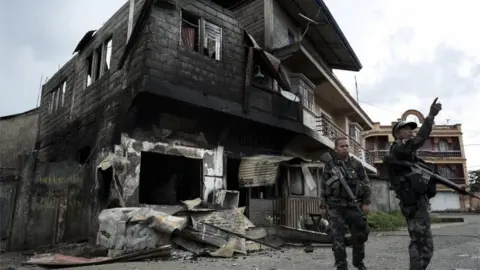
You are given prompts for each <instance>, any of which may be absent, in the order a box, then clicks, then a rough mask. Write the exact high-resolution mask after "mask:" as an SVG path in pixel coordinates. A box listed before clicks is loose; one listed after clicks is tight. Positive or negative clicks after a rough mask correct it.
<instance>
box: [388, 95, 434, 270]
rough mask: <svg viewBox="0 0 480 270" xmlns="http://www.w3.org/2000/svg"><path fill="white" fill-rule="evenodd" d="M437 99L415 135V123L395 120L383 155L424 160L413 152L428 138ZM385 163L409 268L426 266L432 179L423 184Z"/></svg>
mask: <svg viewBox="0 0 480 270" xmlns="http://www.w3.org/2000/svg"><path fill="white" fill-rule="evenodd" d="M437 99H438V98H436V99H435V100H434V101H433V103H432V105H431V106H430V112H429V113H428V116H427V117H426V118H425V120H424V122H423V123H422V126H421V127H420V130H419V131H418V133H417V134H416V135H414V133H413V131H414V130H415V129H416V128H417V124H416V123H414V122H404V121H399V122H398V123H396V124H395V125H394V126H393V127H392V135H393V136H394V138H395V141H394V142H393V144H392V146H391V147H390V156H388V157H386V158H391V159H392V160H396V161H406V162H411V163H419V162H421V163H425V162H424V161H423V160H421V159H420V158H418V157H417V155H416V151H417V150H418V149H419V148H420V147H422V146H423V144H424V143H425V141H427V140H428V138H429V137H430V133H431V132H432V127H433V125H434V118H435V116H437V114H438V113H439V112H440V110H442V105H441V104H440V103H437ZM387 166H388V174H389V175H388V178H389V181H390V184H391V188H392V189H393V190H394V191H395V193H396V195H397V198H398V199H399V200H400V209H401V211H402V214H403V215H404V216H405V219H406V221H407V227H408V232H409V234H410V244H409V246H408V251H409V256H410V270H421V269H426V268H427V266H428V264H429V263H430V260H431V258H432V256H433V238H432V231H431V228H430V214H429V200H430V198H432V197H434V196H435V195H436V192H437V191H436V184H435V182H434V181H430V182H428V183H423V182H420V181H417V180H415V179H417V178H415V177H414V175H413V171H412V170H410V169H409V168H406V167H404V166H403V167H402V166H396V165H395V163H394V162H392V163H389V164H388V165H387Z"/></svg>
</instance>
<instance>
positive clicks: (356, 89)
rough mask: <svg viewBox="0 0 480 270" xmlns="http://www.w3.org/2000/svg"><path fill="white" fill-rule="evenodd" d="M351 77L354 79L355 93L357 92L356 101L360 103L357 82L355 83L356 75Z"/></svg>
mask: <svg viewBox="0 0 480 270" xmlns="http://www.w3.org/2000/svg"><path fill="white" fill-rule="evenodd" d="M353 78H354V79H355V93H356V94H357V103H359V104H360V99H359V98H358V84H357V75H354V76H353Z"/></svg>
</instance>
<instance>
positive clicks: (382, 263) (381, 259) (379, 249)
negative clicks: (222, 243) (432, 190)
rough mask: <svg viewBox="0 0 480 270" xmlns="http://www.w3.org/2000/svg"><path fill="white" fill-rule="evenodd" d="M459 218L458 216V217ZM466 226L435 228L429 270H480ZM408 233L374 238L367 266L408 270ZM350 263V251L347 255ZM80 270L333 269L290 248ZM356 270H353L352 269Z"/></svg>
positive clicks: (326, 257)
mask: <svg viewBox="0 0 480 270" xmlns="http://www.w3.org/2000/svg"><path fill="white" fill-rule="evenodd" d="M455 216H458V215H455ZM464 218H465V220H466V221H467V223H466V224H462V225H458V224H455V225H452V224H443V225H436V226H434V229H433V232H434V235H435V239H434V241H435V254H434V257H433V260H432V262H431V264H430V267H429V268H428V269H430V270H433V269H435V270H453V269H471V270H480V215H476V216H474V215H466V216H464ZM408 242H409V238H408V236H407V232H406V231H400V232H393V233H389V234H381V235H374V236H372V237H371V238H370V240H369V242H368V244H367V258H366V263H367V266H369V269H372V270H385V269H391V270H395V269H398V270H404V269H408V254H407V245H408ZM348 253H349V255H348V256H349V259H350V258H351V250H349V251H348ZM75 269H79V270H93V269H102V270H123V269H132V270H133V269H137V270H147V269H151V270H164V269H167V270H175V269H179V270H180V269H181V270H196V269H209V270H244V269H245V270H313V269H334V267H333V258H332V251H331V249H330V248H316V249H315V251H314V252H313V253H310V254H307V253H305V252H304V251H303V248H289V249H284V250H282V251H279V252H263V253H259V254H255V255H251V256H245V257H238V258H235V259H211V258H202V259H199V260H198V261H196V262H189V261H166V262H137V263H128V264H111V265H103V266H91V267H81V268H75ZM351 269H353V268H351Z"/></svg>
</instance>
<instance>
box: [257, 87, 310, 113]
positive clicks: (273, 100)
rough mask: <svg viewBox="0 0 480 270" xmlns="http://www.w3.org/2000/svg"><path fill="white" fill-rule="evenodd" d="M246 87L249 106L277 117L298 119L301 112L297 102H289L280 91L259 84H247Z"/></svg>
mask: <svg viewBox="0 0 480 270" xmlns="http://www.w3.org/2000/svg"><path fill="white" fill-rule="evenodd" d="M248 88H249V89H248V91H249V93H250V108H252V109H254V110H258V111H262V112H266V113H269V114H273V115H275V116H276V117H278V118H283V119H287V120H292V121H300V113H301V112H300V105H299V103H298V102H291V101H290V100H288V99H286V98H285V97H283V96H282V95H281V94H280V93H278V92H275V91H272V90H270V89H265V88H262V87H260V86H249V87H248Z"/></svg>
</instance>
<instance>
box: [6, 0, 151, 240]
mask: <svg viewBox="0 0 480 270" xmlns="http://www.w3.org/2000/svg"><path fill="white" fill-rule="evenodd" d="M143 2H144V0H138V1H136V2H135V14H134V21H135V20H136V19H137V18H138V16H139V13H140V10H141V6H142V5H143ZM128 12H129V6H128V2H127V3H126V4H125V5H124V6H123V7H122V8H121V9H120V10H119V11H117V12H116V13H115V15H113V17H111V18H110V19H109V20H108V21H107V22H106V23H105V24H104V25H103V26H102V27H101V28H100V29H99V30H98V31H96V32H95V34H94V35H92V33H87V34H86V35H85V37H84V38H83V39H82V41H81V42H80V43H79V46H77V52H76V55H75V56H74V57H73V58H72V59H71V60H70V61H69V62H68V63H66V64H65V65H64V66H63V67H62V68H60V70H59V71H58V72H57V73H55V74H54V75H53V76H52V77H51V78H50V79H49V80H48V82H47V83H46V84H45V85H44V86H43V89H42V97H41V104H40V108H39V132H38V139H37V152H36V153H35V157H32V158H31V160H30V161H29V162H30V163H29V164H25V167H24V168H23V173H22V179H23V181H22V182H21V186H20V187H19V192H20V194H19V198H18V200H17V203H16V211H15V217H14V223H15V224H17V225H16V226H14V231H13V232H12V233H13V235H14V237H13V242H12V247H13V248H15V249H21V248H27V247H34V246H37V245H41V244H44V243H47V242H48V243H54V242H58V241H63V240H67V239H72V238H73V237H86V236H94V235H95V233H96V226H97V222H98V221H97V214H98V212H99V211H100V210H101V209H100V206H99V203H98V194H97V193H98V190H97V184H96V179H95V177H96V171H95V170H92V169H91V168H92V167H93V168H95V163H96V159H95V158H96V157H97V155H98V153H100V152H101V150H103V149H105V148H108V147H109V148H110V149H112V148H113V141H115V140H117V141H118V142H119V141H120V132H119V131H118V130H119V129H120V126H121V123H122V120H123V119H124V118H125V114H126V112H127V108H128V106H130V103H131V100H132V99H133V96H134V95H135V92H136V91H137V90H138V88H140V87H141V84H142V81H143V77H144V75H145V72H146V69H145V65H144V63H145V55H146V54H145V40H146V37H145V35H144V31H145V29H143V30H141V33H140V35H139V37H138V41H139V42H137V43H136V44H135V45H134V46H133V49H132V50H131V52H130V54H129V56H128V58H127V61H126V62H125V65H124V66H123V69H118V68H117V64H118V62H119V59H120V58H121V56H122V54H123V53H124V51H125V46H126V43H127V28H128V17H129V16H128ZM109 41H111V43H110V42H109ZM72 49H73V48H72ZM107 55H111V57H108V58H107ZM92 56H94V57H93V61H91V62H90V60H91V59H90V58H91V57H92ZM107 59H109V61H107ZM99 67H100V68H99ZM91 68H93V70H90V69H91ZM94 70H99V71H100V72H98V73H94ZM87 75H90V78H87V77H88V76H87ZM87 80H89V81H88V83H87ZM119 123H120V124H119ZM66 163H68V166H67V165H65V164H66ZM72 164H74V165H72ZM45 166H46V167H48V169H44V167H45ZM73 169H75V172H73V171H72V170H73ZM45 170H46V171H45ZM67 174H70V176H69V177H67ZM73 174H75V177H74V178H75V179H76V180H75V184H74V186H72V185H71V183H67V182H68V181H70V180H65V179H67V178H68V179H71V178H72V175H73ZM40 178H42V179H44V180H41V179H40ZM39 179H40V180H39ZM45 179H50V180H48V181H47V180H45ZM59 179H60V180H59ZM38 181H40V184H39V183H38ZM42 181H43V182H45V181H47V182H46V183H43V182H42ZM42 183H43V184H42ZM67 186H68V188H67ZM59 187H60V188H59ZM70 187H72V188H70ZM60 191H62V192H60ZM45 198H47V199H45ZM70 202H74V204H75V205H72V204H71V203H70ZM80 208H81V209H82V210H78V209H80ZM75 209H77V210H75ZM47 210H48V211H50V212H48V211H47ZM45 211H47V212H48V213H47V212H45ZM55 211H56V212H55ZM59 211H60V212H62V211H63V212H64V213H63V212H62V213H63V215H64V216H63V217H62V218H61V220H60V219H55V220H50V219H49V220H48V222H50V223H48V224H47V223H45V222H47V221H46V220H45V216H48V217H51V215H53V213H54V212H55V213H56V214H55V215H59V213H60V212H59ZM79 211H81V212H79ZM67 216H68V217H67ZM66 219H68V223H65V222H66ZM52 222H53V223H52ZM19 224H22V225H19ZM23 224H29V225H28V226H26V227H27V228H28V230H31V232H28V233H27V232H25V231H24V228H25V227H24V226H23ZM34 224H36V225H34ZM38 224H43V225H42V227H43V228H36V226H39V225H38ZM52 224H56V225H52ZM62 224H64V225H62ZM79 226H80V227H79ZM52 228H55V230H56V231H55V233H53V232H50V231H49V232H46V231H43V230H50V229H52ZM30 234H31V235H30ZM75 235H76V236H75Z"/></svg>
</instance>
